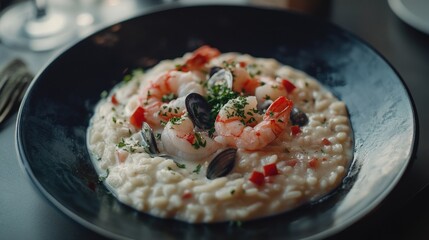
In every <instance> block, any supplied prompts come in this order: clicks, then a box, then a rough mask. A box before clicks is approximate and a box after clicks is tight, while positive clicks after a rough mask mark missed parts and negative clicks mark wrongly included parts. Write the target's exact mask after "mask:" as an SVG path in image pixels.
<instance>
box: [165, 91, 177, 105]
mask: <svg viewBox="0 0 429 240" xmlns="http://www.w3.org/2000/svg"><path fill="white" fill-rule="evenodd" d="M176 98H177V96H176V95H175V94H174V93H169V94H165V95H163V96H162V98H161V101H162V102H164V103H168V102H170V101H172V100H174V99H176Z"/></svg>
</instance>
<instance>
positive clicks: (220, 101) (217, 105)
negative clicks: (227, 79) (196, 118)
mask: <svg viewBox="0 0 429 240" xmlns="http://www.w3.org/2000/svg"><path fill="white" fill-rule="evenodd" d="M237 97H238V93H236V92H234V91H233V90H232V89H230V88H228V86H227V85H226V84H218V85H214V86H213V87H211V88H209V89H208V96H207V102H208V103H209V105H210V106H211V107H212V109H211V111H210V118H211V119H213V120H214V119H216V116H217V115H218V113H219V111H220V109H221V108H222V107H223V105H225V104H226V103H227V102H228V101H229V100H231V99H235V98H237Z"/></svg>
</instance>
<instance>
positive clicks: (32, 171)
mask: <svg viewBox="0 0 429 240" xmlns="http://www.w3.org/2000/svg"><path fill="white" fill-rule="evenodd" d="M202 44H209V45H211V46H213V47H216V48H219V49H220V50H221V51H222V52H228V51H236V52H242V53H249V54H251V55H254V56H257V57H272V58H275V59H277V60H279V61H280V62H282V63H283V64H288V65H291V66H292V67H294V68H297V69H300V70H303V71H305V72H307V73H308V74H309V75H311V76H313V77H315V78H316V79H318V80H319V81H321V82H322V84H323V85H324V86H325V87H327V88H328V89H330V90H331V91H333V93H334V94H335V95H336V96H337V97H339V98H340V99H341V100H343V101H345V102H346V104H347V107H348V110H349V113H350V118H351V123H352V127H353V130H354V139H355V142H354V160H353V165H352V166H351V169H350V172H349V175H348V176H347V177H346V179H345V180H344V183H343V185H342V186H341V187H340V188H339V189H338V190H337V191H335V193H333V194H331V195H330V196H329V197H327V198H325V199H324V200H322V201H319V202H317V203H313V204H308V205H305V206H303V207H301V208H299V209H297V210H294V211H292V212H289V213H286V214H280V215H277V216H273V217H270V218H263V219H259V220H254V221H250V222H245V223H243V224H242V225H240V226H239V224H232V225H231V224H230V223H218V224H196V225H191V224H187V223H182V222H178V221H175V220H164V219H158V218H155V217H151V216H149V215H146V214H143V213H137V212H136V211H134V210H132V209H131V208H129V207H127V206H125V205H123V204H120V203H119V202H118V201H117V200H116V199H115V198H114V197H113V196H112V195H111V194H109V193H108V191H107V190H106V188H105V187H104V186H103V185H102V184H101V183H99V181H98V177H97V175H96V173H95V171H94V169H93V167H92V164H91V161H90V157H89V155H88V151H87V148H86V129H87V127H88V123H89V119H90V117H91V115H92V114H93V109H94V106H95V104H96V103H97V101H98V100H99V99H100V94H101V93H102V92H103V91H104V90H110V89H111V88H112V87H113V86H114V85H115V84H116V83H117V82H119V81H121V79H122V76H123V75H124V73H126V72H127V71H130V70H132V69H133V68H135V67H143V68H149V67H151V66H153V65H154V64H156V63H157V62H158V61H159V60H162V59H166V58H175V57H179V56H181V55H183V53H185V52H188V51H192V50H194V49H195V48H197V47H198V46H200V45H202ZM415 132H416V122H415V116H414V112H413V107H412V102H411V99H410V96H409V95H408V93H407V90H406V89H405V88H404V84H403V82H402V81H401V79H400V77H399V76H398V75H397V73H396V72H395V71H394V70H393V69H392V67H391V66H390V65H389V64H388V63H387V62H386V61H385V60H384V59H383V58H382V57H380V56H379V55H378V54H377V53H376V52H375V51H374V50H373V49H371V48H370V47H368V46H367V45H366V44H364V43H362V42H361V41H360V40H358V39H356V38H355V37H354V36H352V35H350V34H349V33H347V32H345V31H343V30H341V29H339V28H337V27H335V26H333V25H331V24H328V23H325V22H323V21H318V20H315V19H312V18H308V17H305V16H301V15H297V14H292V13H288V12H284V11H279V10H268V9H259V8H252V7H238V6H195V7H184V8H173V9H164V10H162V11H156V12H152V13H148V14H145V15H143V16H141V17H137V18H134V19H131V20H128V21H125V22H122V23H120V24H117V25H115V26H112V27H110V28H107V29H104V30H102V31H100V32H98V33H96V34H94V35H92V36H90V37H88V38H86V39H84V40H83V41H81V42H79V43H78V44H76V45H74V46H73V47H71V48H70V49H68V50H67V51H65V52H64V53H63V54H61V55H60V56H59V57H58V58H56V59H55V60H54V61H52V63H50V64H49V65H48V66H47V68H46V69H45V70H44V71H43V72H42V73H40V74H39V76H38V77H37V80H36V81H35V82H33V84H32V86H31V89H30V90H29V91H28V92H27V95H26V97H25V99H24V101H23V104H22V106H21V109H20V113H19V119H18V125H17V144H18V152H19V155H20V157H21V159H22V161H23V164H24V166H25V168H26V171H27V173H28V174H29V175H30V178H31V179H32V181H33V183H34V184H35V185H36V186H37V187H38V189H39V190H40V191H41V192H42V193H43V194H44V196H45V197H47V198H48V200H50V201H51V202H52V203H53V204H54V205H55V206H56V207H58V208H59V209H60V210H61V211H63V212H64V213H65V214H67V215H68V216H70V217H72V218H73V219H75V220H76V221H78V222H80V223H82V224H83V225H85V226H87V227H89V228H91V229H93V230H95V231H98V232H100V233H102V234H105V235H107V236H111V237H118V236H122V237H130V238H136V237H146V238H149V239H154V238H156V239H159V238H163V239H164V238H174V239H175V238H198V239H200V238H208V239H210V238H214V237H215V236H221V235H226V234H228V236H230V237H232V238H234V239H248V238H249V237H251V238H255V237H258V236H267V237H272V238H282V239H284V238H302V237H309V236H328V235H330V234H333V233H335V232H337V231H339V230H341V229H343V228H345V227H347V226H348V225H350V224H352V223H353V222H355V221H357V220H358V219H360V218H361V217H362V216H364V215H365V214H366V213H368V212H369V211H370V210H372V209H373V208H374V207H375V206H376V205H377V204H378V203H380V201H381V200H382V199H383V198H384V197H385V196H386V195H387V194H388V193H389V192H390V190H391V189H392V188H393V186H394V185H395V184H396V183H397V182H398V181H399V179H400V177H401V176H402V174H403V172H404V170H405V168H406V166H407V164H408V162H409V159H410V158H411V154H412V151H413V147H414V139H415ZM166 226H168V227H166Z"/></svg>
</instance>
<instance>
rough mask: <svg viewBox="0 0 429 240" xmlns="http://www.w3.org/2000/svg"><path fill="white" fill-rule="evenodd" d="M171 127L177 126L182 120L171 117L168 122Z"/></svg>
mask: <svg viewBox="0 0 429 240" xmlns="http://www.w3.org/2000/svg"><path fill="white" fill-rule="evenodd" d="M169 121H170V122H171V123H172V124H173V125H179V124H181V123H182V118H181V117H172V118H170V120H169Z"/></svg>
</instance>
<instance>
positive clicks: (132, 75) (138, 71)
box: [122, 68, 144, 84]
mask: <svg viewBox="0 0 429 240" xmlns="http://www.w3.org/2000/svg"><path fill="white" fill-rule="evenodd" d="M143 73H144V72H143V69H141V68H138V69H134V70H133V71H132V72H131V73H130V74H127V75H125V76H124V78H123V79H122V82H123V83H124V84H125V83H129V82H130V81H131V80H133V79H134V78H135V77H137V76H141V75H143Z"/></svg>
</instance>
